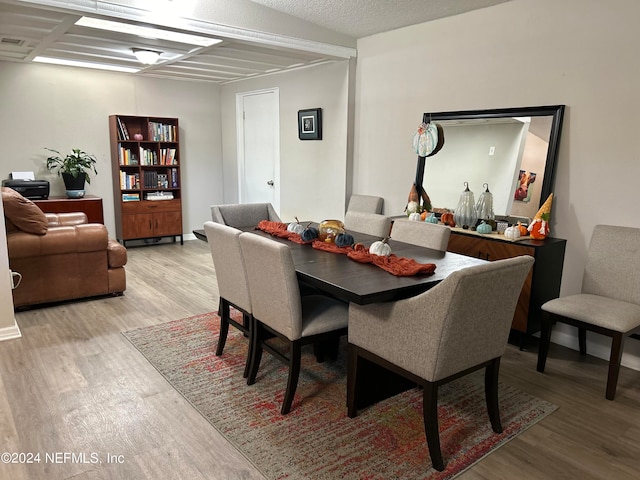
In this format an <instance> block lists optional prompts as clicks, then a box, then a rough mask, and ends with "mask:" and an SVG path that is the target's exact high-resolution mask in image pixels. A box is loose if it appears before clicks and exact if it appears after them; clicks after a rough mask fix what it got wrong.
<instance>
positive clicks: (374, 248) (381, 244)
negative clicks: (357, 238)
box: [369, 238, 391, 257]
mask: <svg viewBox="0 0 640 480" xmlns="http://www.w3.org/2000/svg"><path fill="white" fill-rule="evenodd" d="M369 253H371V254H373V255H378V256H380V257H388V256H389V255H391V245H389V244H388V243H387V239H386V238H385V239H384V240H380V241H378V242H373V243H372V244H371V246H370V247H369Z"/></svg>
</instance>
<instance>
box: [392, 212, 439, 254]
mask: <svg viewBox="0 0 640 480" xmlns="http://www.w3.org/2000/svg"><path fill="white" fill-rule="evenodd" d="M450 235H451V229H450V228H449V227H447V226H446V225H437V224H435V223H428V222H413V221H411V220H405V219H402V220H396V221H395V222H393V226H392V227H391V239H392V240H397V241H399V242H404V243H411V244H413V245H419V246H421V247H425V248H433V249H434V250H440V251H441V252H445V251H446V250H447V246H448V245H449V236H450Z"/></svg>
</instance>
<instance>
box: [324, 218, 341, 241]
mask: <svg viewBox="0 0 640 480" xmlns="http://www.w3.org/2000/svg"><path fill="white" fill-rule="evenodd" d="M318 232H319V233H318V239H320V240H322V241H323V242H327V243H333V241H334V239H335V238H336V235H338V234H340V233H344V223H342V222H341V221H340V220H323V221H322V222H321V223H320V227H319V228H318Z"/></svg>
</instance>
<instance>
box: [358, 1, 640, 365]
mask: <svg viewBox="0 0 640 480" xmlns="http://www.w3.org/2000/svg"><path fill="white" fill-rule="evenodd" d="M638 18H640V2H638V1H636V0H610V1H607V2H602V1H600V0H563V1H560V2H559V1H557V0H514V1H510V2H506V3H503V4H500V5H497V6H494V7H490V8H485V9H482V10H476V11H473V12H470V13H467V14H464V15H459V16H455V17H450V18H445V19H441V20H437V21H434V22H429V23H425V24H421V25H417V26H413V27H408V28H404V29H399V30H395V31H392V32H389V33H385V34H381V35H375V36H371V37H367V38H364V39H361V40H359V41H358V67H357V77H356V79H357V87H356V137H355V158H354V191H355V192H359V193H370V194H377V195H382V196H384V198H385V205H386V207H385V210H386V211H387V212H388V213H391V212H394V211H396V212H399V211H401V210H402V208H403V207H404V205H405V203H406V199H407V194H408V188H409V186H410V184H411V182H412V179H413V177H414V175H415V163H416V156H415V154H414V153H412V151H411V148H410V146H411V137H412V135H413V133H414V131H415V129H416V127H417V125H418V124H419V123H420V121H421V119H422V113H423V112H428V111H451V110H469V109H484V108H501V107H518V106H535V105H554V104H565V105H566V106H567V110H566V112H565V118H564V126H563V132H562V140H561V144H560V153H559V159H558V166H557V171H556V181H555V189H554V208H553V213H552V221H551V229H552V235H553V236H556V237H560V238H565V239H567V252H566V257H565V264H564V274H563V282H562V290H561V294H562V295H567V294H571V293H576V292H578V291H579V290H580V283H581V277H582V270H583V266H584V259H585V255H586V249H587V244H588V240H589V238H590V237H591V233H592V231H593V227H594V225H596V224H598V223H607V224H618V225H629V226H636V227H638V226H640V217H639V216H638V213H637V209H638V207H637V202H635V201H634V200H635V197H636V192H637V190H638V182H637V178H639V177H640V154H639V153H638V152H639V151H640V150H639V149H638V146H637V141H636V139H637V130H638V128H639V126H640V95H639V94H638V86H639V85H640V62H638V52H637V47H638V45H640V30H639V29H638V28H637V25H636V24H637V19H638ZM461 180H462V179H461ZM556 330H557V332H556V333H555V334H554V340H555V341H558V342H561V343H565V344H570V345H571V346H572V347H573V348H577V341H576V339H575V335H574V334H573V331H572V330H569V329H568V327H564V328H562V327H559V328H557V329H556ZM565 332H571V333H569V334H568V335H567V334H566V333H565ZM591 338H595V340H594V341H591V342H590V346H589V348H590V352H591V353H594V354H598V355H601V356H608V353H607V350H606V349H605V348H604V347H605V346H608V341H607V340H604V339H602V338H596V336H592V337H591ZM625 352H626V353H625V355H624V358H623V363H624V364H626V365H629V366H632V367H634V368H636V369H640V358H639V357H640V342H637V341H633V340H632V341H630V342H627V345H626V348H625Z"/></svg>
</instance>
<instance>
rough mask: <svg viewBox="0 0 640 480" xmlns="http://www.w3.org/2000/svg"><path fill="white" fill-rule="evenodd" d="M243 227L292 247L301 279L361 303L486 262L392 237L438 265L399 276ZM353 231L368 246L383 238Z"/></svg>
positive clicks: (400, 251) (423, 286)
mask: <svg viewBox="0 0 640 480" xmlns="http://www.w3.org/2000/svg"><path fill="white" fill-rule="evenodd" d="M243 230H245V231H250V232H252V233H255V234H257V235H262V236H264V237H268V238H271V239H273V240H275V241H278V242H282V243H286V244H287V245H289V247H290V248H291V253H292V254H293V262H294V264H295V267H296V272H297V275H298V279H299V280H300V281H302V282H304V283H306V284H308V285H311V286H313V287H316V288H317V289H318V290H320V291H322V292H325V293H327V294H330V295H333V296H334V297H336V298H339V299H341V300H344V301H347V302H354V303H357V304H360V305H365V304H369V303H375V302H387V301H393V300H400V299H402V298H408V297H411V296H414V295H417V294H419V293H421V292H424V291H426V290H428V289H429V288H431V287H433V286H435V285H436V284H438V283H439V282H441V281H442V280H443V279H445V278H446V277H447V276H448V275H450V274H451V273H453V272H455V271H456V270H460V269H463V268H466V267H470V266H473V265H478V264H482V263H486V261H485V260H481V259H478V258H473V257H468V256H465V255H459V254H456V253H451V252H440V251H438V250H432V249H430V248H424V247H419V246H416V245H411V244H408V243H403V242H397V241H394V240H389V245H390V246H391V249H392V252H393V253H394V254H396V255H398V256H400V257H407V258H413V259H414V260H416V261H417V262H419V263H433V264H435V265H436V270H435V273H434V274H432V275H417V276H411V277H398V276H395V275H393V274H391V273H389V272H387V271H385V270H382V269H381V268H379V267H377V266H375V265H371V264H362V263H359V262H356V261H354V260H351V259H350V258H348V257H347V256H346V255H342V254H337V253H332V252H324V251H321V250H317V249H315V248H313V247H311V245H301V244H298V243H295V242H291V241H289V240H284V239H279V238H277V237H274V236H271V235H269V234H268V233H265V232H262V231H260V230H255V229H253V228H247V229H243ZM350 233H351V234H352V235H353V236H354V238H355V240H356V242H361V243H363V244H364V245H365V246H367V247H368V246H369V245H371V244H372V243H373V242H375V241H376V240H380V238H378V237H372V236H370V235H365V234H361V233H357V232H350Z"/></svg>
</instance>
